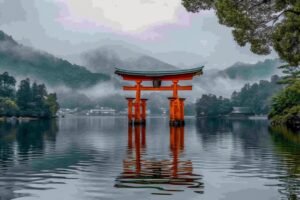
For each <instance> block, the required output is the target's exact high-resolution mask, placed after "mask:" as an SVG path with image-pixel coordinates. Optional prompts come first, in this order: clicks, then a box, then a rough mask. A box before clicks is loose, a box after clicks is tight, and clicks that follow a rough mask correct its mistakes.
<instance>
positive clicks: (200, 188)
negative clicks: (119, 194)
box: [115, 126, 204, 195]
mask: <svg viewBox="0 0 300 200" xmlns="http://www.w3.org/2000/svg"><path fill="white" fill-rule="evenodd" d="M183 150H184V127H183V126H181V127H174V126H173V127H171V128H170V152H171V159H168V158H166V159H164V160H159V159H156V158H152V159H151V158H147V156H146V155H147V153H146V151H147V148H146V127H145V126H134V130H133V126H128V152H127V156H126V158H125V159H124V160H123V172H122V173H121V174H120V175H119V176H118V177H117V178H116V180H115V187H117V188H136V189H138V188H144V189H145V188H148V189H157V190H159V191H158V192H154V193H152V194H156V195H171V194H172V193H174V192H183V191H184V190H185V189H186V188H189V189H191V190H192V191H193V192H195V193H200V194H202V193H204V183H203V182H202V176H201V175H198V174H195V173H193V164H192V161H191V160H185V159H181V158H180V156H181V154H182V153H183ZM170 192H171V193H170Z"/></svg>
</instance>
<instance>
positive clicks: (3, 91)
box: [0, 72, 16, 98]
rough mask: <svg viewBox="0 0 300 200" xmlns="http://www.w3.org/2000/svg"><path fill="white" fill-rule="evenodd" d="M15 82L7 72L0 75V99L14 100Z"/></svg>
mask: <svg viewBox="0 0 300 200" xmlns="http://www.w3.org/2000/svg"><path fill="white" fill-rule="evenodd" d="M15 85H16V80H15V78H14V77H12V76H10V75H9V74H8V73H7V72H4V73H3V74H0V97H8V98H14V96H15Z"/></svg>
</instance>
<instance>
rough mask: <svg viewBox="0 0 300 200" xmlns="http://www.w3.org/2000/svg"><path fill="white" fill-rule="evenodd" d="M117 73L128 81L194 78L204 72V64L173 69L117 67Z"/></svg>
mask: <svg viewBox="0 0 300 200" xmlns="http://www.w3.org/2000/svg"><path fill="white" fill-rule="evenodd" d="M115 74H117V75H119V76H122V77H123V79H124V80H127V81H136V80H140V81H153V80H161V81H173V80H192V79H193V77H194V76H196V75H201V74H203V66H201V67H197V68H193V69H182V70H172V71H134V70H126V69H119V68H116V70H115Z"/></svg>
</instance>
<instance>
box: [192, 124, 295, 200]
mask: <svg viewBox="0 0 300 200" xmlns="http://www.w3.org/2000/svg"><path fill="white" fill-rule="evenodd" d="M268 127H269V126H268V122H267V121H264V120H262V121H254V120H240V121H231V120H199V121H198V122H197V124H196V129H197V135H198V137H200V138H201V141H202V145H203V147H204V148H207V149H208V150H211V149H214V150H216V149H217V147H216V144H217V143H218V141H219V140H220V137H221V140H223V139H224V138H222V137H224V136H230V137H228V138H229V139H230V140H232V143H231V144H233V146H232V147H231V148H233V149H234V151H233V153H232V155H231V157H230V159H231V160H230V161H231V163H232V167H231V168H232V169H233V172H234V173H235V176H247V177H258V178H265V179H272V180H278V181H279V182H280V183H279V184H276V185H275V186H276V187H278V188H279V189H278V191H279V193H280V194H282V195H283V199H291V200H292V199H298V198H299V197H300V179H299V178H300V133H298V134H295V133H292V132H291V131H289V130H287V129H285V128H283V127H276V128H274V127H273V128H270V129H268ZM274 147H275V151H274ZM219 150H220V151H222V149H219ZM278 156H279V157H278ZM280 158H281V159H280ZM221 159H222V158H221ZM226 161H227V160H226Z"/></svg>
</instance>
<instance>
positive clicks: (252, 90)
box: [231, 75, 282, 114]
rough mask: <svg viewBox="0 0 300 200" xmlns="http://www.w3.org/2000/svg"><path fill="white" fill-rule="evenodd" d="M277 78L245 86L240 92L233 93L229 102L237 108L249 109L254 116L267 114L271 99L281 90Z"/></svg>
mask: <svg viewBox="0 0 300 200" xmlns="http://www.w3.org/2000/svg"><path fill="white" fill-rule="evenodd" d="M278 81H279V77H278V76H277V75H274V76H272V78H271V81H265V80H261V81H259V83H254V84H252V85H250V84H246V85H245V86H244V87H243V88H242V89H241V91H240V92H233V93H232V96H231V101H232V104H233V105H234V106H237V107H249V108H250V109H251V110H252V111H253V112H254V113H255V114H268V112H269V111H270V105H271V99H272V97H273V96H274V95H275V94H276V93H277V92H278V91H280V90H281V89H282V86H281V85H278V84H277V82H278Z"/></svg>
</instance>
